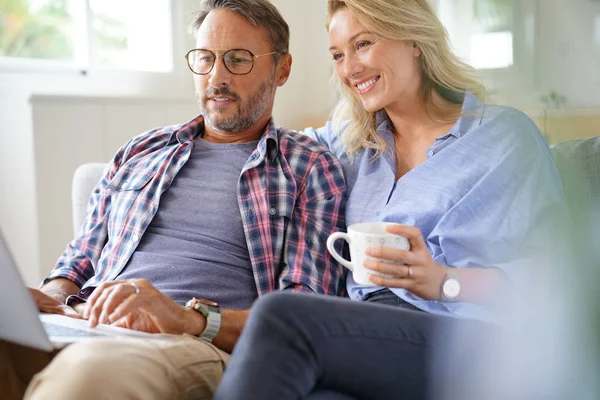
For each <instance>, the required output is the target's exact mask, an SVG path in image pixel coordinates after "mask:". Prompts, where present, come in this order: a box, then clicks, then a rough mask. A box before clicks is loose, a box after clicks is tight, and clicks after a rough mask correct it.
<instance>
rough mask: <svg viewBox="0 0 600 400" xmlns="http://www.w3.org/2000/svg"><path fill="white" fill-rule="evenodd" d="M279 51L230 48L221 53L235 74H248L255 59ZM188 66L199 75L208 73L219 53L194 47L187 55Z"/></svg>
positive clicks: (225, 62)
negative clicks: (254, 52)
mask: <svg viewBox="0 0 600 400" xmlns="http://www.w3.org/2000/svg"><path fill="white" fill-rule="evenodd" d="M275 53H277V52H276V51H272V52H270V53H265V54H257V55H254V54H252V52H251V51H250V50H245V49H230V50H227V51H226V52H224V53H222V54H221V57H222V58H223V63H224V64H225V68H227V70H228V71H229V72H231V73H232V74H234V75H246V74H249V73H250V71H252V68H254V59H255V58H258V57H262V56H269V55H271V54H275ZM185 59H186V60H187V64H188V67H190V70H191V71H192V72H193V73H195V74H197V75H206V74H208V73H209V72H210V71H212V69H213V67H214V66H215V61H216V59H217V54H215V53H213V52H212V51H210V50H206V49H192V50H190V51H188V52H187V54H186V55H185Z"/></svg>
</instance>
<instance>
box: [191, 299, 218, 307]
mask: <svg viewBox="0 0 600 400" xmlns="http://www.w3.org/2000/svg"><path fill="white" fill-rule="evenodd" d="M196 302H197V303H202V304H206V305H207V306H212V307H219V305H218V304H217V303H215V302H214V301H210V300H206V299H196Z"/></svg>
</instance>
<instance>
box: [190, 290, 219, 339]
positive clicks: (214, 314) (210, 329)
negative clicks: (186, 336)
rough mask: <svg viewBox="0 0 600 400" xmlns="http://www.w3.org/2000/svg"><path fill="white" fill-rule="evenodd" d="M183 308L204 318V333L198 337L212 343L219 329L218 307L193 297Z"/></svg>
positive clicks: (215, 304) (212, 302)
mask: <svg viewBox="0 0 600 400" xmlns="http://www.w3.org/2000/svg"><path fill="white" fill-rule="evenodd" d="M185 306H186V307H187V308H191V309H192V310H194V311H196V312H198V313H200V314H202V315H204V318H206V328H204V331H202V333H201V334H199V335H198V337H199V338H200V339H204V340H206V341H207V342H211V343H212V341H213V339H214V338H215V336H217V333H219V329H220V328H221V309H220V308H219V305H218V304H217V303H215V302H214V301H210V300H205V299H197V298H195V297H193V298H192V299H191V300H189V301H188V302H187V303H186V304H185Z"/></svg>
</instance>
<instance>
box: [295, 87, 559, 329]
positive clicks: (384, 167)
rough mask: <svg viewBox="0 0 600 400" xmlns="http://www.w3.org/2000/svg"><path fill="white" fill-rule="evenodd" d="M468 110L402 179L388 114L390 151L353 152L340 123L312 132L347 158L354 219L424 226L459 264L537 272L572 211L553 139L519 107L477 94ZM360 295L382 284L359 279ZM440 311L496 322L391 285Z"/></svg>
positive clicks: (431, 240) (442, 253)
mask: <svg viewBox="0 0 600 400" xmlns="http://www.w3.org/2000/svg"><path fill="white" fill-rule="evenodd" d="M462 110H463V112H462V117H461V118H460V119H459V120H458V121H457V122H456V124H455V125H454V126H453V127H452V128H451V129H450V131H449V132H448V133H447V134H446V135H444V136H441V137H438V138H437V139H436V141H435V143H434V144H433V146H431V147H430V148H428V149H427V160H426V161H425V162H423V163H422V164H420V165H418V166H417V167H416V168H414V169H413V170H411V171H409V172H408V173H406V174H405V175H404V176H402V177H401V178H400V179H399V180H397V181H396V179H395V176H396V171H395V170H396V168H395V165H396V164H395V155H394V152H393V148H394V136H393V133H392V126H391V123H390V121H389V119H388V118H387V114H386V113H385V111H380V112H379V113H378V114H377V127H378V128H377V131H378V133H379V134H380V135H382V137H383V138H384V139H385V140H386V141H387V143H388V145H389V147H388V150H387V151H386V152H385V154H384V155H383V156H382V157H380V158H378V159H376V160H373V154H374V152H373V150H370V149H367V150H361V151H359V152H358V153H357V154H356V155H355V157H354V159H353V160H350V159H349V158H348V156H347V155H346V153H345V152H344V148H343V145H342V143H341V141H340V139H339V138H338V136H337V135H336V132H334V128H333V125H332V123H331V122H329V123H327V125H326V126H325V127H323V128H320V129H318V130H314V129H307V130H305V131H304V133H305V134H307V135H309V136H311V137H313V138H315V139H317V140H318V141H320V142H321V143H323V144H324V145H326V146H327V147H329V148H330V149H331V150H332V152H333V153H334V154H335V155H336V156H337V157H338V158H339V160H340V161H341V163H342V165H343V167H344V172H345V175H346V181H347V186H348V193H349V194H348V196H349V197H348V203H347V211H346V223H347V224H348V225H351V224H355V223H358V222H370V221H386V222H396V223H399V224H406V225H413V226H416V227H418V228H419V229H420V230H421V232H422V234H423V237H424V239H425V242H426V244H427V246H428V248H429V251H430V253H431V255H432V257H433V260H434V261H435V262H436V263H439V264H442V265H445V266H451V267H456V268H473V267H497V268H500V269H502V270H503V271H505V272H506V274H507V275H508V277H509V278H510V279H511V280H512V279H514V280H515V282H517V283H518V282H519V281H520V282H522V284H523V285H525V286H524V287H523V290H527V287H526V285H527V283H524V282H525V281H529V282H531V280H533V279H535V276H533V275H534V273H533V269H531V268H530V266H532V265H540V263H542V264H543V263H544V262H546V260H550V259H552V258H553V257H554V256H553V255H552V254H551V253H549V252H548V251H550V252H552V248H553V247H554V246H556V245H557V246H558V247H560V243H559V242H560V240H559V239H558V238H560V237H564V236H563V235H562V234H561V232H564V228H563V227H564V226H565V225H562V224H564V223H565V222H564V221H565V218H566V217H567V216H568V211H567V206H566V201H565V198H564V192H563V189H562V185H561V183H560V178H559V175H558V171H557V170H556V167H555V165H554V161H553V159H552V155H551V153H550V151H549V148H548V145H547V144H546V142H545V140H544V138H543V137H542V135H541V133H540V132H539V130H538V128H537V127H536V125H535V124H534V123H533V121H532V120H531V119H530V118H528V117H527V116H526V115H525V114H523V113H522V112H520V111H517V110H515V109H512V108H509V107H503V106H493V105H487V104H483V103H482V102H481V101H480V100H479V99H478V98H477V97H475V96H474V95H473V94H470V93H467V94H466V96H465V100H464V103H463V109H462ZM347 289H348V293H349V296H350V297H351V298H352V299H353V300H363V299H364V297H365V296H366V295H367V294H369V293H371V292H373V291H376V290H380V289H381V287H373V286H365V285H361V284H358V283H356V282H355V281H354V280H353V279H352V274H351V273H350V274H349V275H348V281H347ZM391 290H392V291H393V292H394V293H395V294H396V295H398V296H399V297H401V298H402V299H404V300H405V301H407V302H409V303H411V304H413V305H415V306H416V307H418V308H420V309H422V310H424V311H427V312H431V313H436V314H443V315H454V316H458V317H466V318H476V319H481V320H494V317H492V316H490V313H489V312H488V311H489V310H488V309H487V308H486V307H483V306H480V305H476V304H473V303H441V302H437V301H430V300H424V299H421V298H419V297H418V296H415V295H414V294H412V293H411V292H409V291H407V290H404V289H391Z"/></svg>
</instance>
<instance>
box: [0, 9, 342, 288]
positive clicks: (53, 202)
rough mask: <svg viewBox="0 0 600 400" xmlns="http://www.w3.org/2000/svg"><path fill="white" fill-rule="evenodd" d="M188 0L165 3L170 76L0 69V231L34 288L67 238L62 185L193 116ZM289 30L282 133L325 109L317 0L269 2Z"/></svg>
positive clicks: (323, 37) (279, 119)
mask: <svg viewBox="0 0 600 400" xmlns="http://www.w3.org/2000/svg"><path fill="white" fill-rule="evenodd" d="M197 3H198V1H197V0H174V1H173V18H174V23H173V25H174V26H175V27H176V28H175V32H174V42H175V43H174V60H173V61H174V65H175V71H174V72H173V73H172V74H165V75H161V74H158V75H157V74H123V73H115V72H99V71H96V72H94V71H90V72H89V73H88V74H87V75H83V74H81V73H80V71H75V70H73V71H61V70H55V71H50V72H43V73H39V72H37V73H36V72H32V71H19V70H0V188H1V190H0V228H1V229H2V230H3V231H4V233H5V236H6V237H7V239H8V242H9V246H10V247H11V249H12V251H13V253H14V254H15V258H16V260H17V263H18V264H19V266H20V269H21V272H22V273H23V275H24V278H25V281H26V283H27V284H28V285H30V286H36V285H37V284H38V283H39V282H40V280H41V279H42V278H43V277H44V276H45V275H46V274H47V273H48V271H49V270H50V269H51V268H52V266H53V265H54V262H55V261H56V259H57V257H58V256H59V255H60V253H61V252H62V251H63V250H64V247H65V245H66V243H67V241H68V240H70V238H71V219H70V218H71V214H70V188H71V178H72V174H73V171H74V170H75V168H76V166H77V165H79V164H80V163H83V162H92V161H108V159H109V158H110V157H111V156H112V154H113V153H114V151H115V150H116V149H117V148H118V147H119V146H120V145H121V144H123V143H124V142H125V141H126V139H127V138H129V137H131V136H133V135H136V134H138V133H141V132H142V131H145V130H147V129H150V128H153V127H154V126H157V125H162V124H173V123H179V122H183V121H184V120H186V119H189V118H191V117H193V116H194V115H195V113H196V112H197V108H196V105H195V104H196V103H195V98H194V91H193V80H192V77H191V73H190V72H189V70H188V68H187V66H186V65H185V60H184V58H183V55H184V54H185V52H186V51H187V50H188V49H189V48H191V47H192V46H193V40H192V39H191V38H190V36H189V34H188V32H187V25H188V22H189V17H190V14H191V12H192V11H194V10H195V7H196V4H197ZM273 3H274V4H275V5H276V6H277V7H278V8H279V9H280V10H281V12H282V14H283V15H284V17H285V18H286V20H287V21H288V23H289V25H290V28H291V49H290V50H291V53H292V55H293V57H294V62H293V67H292V75H291V77H290V79H289V81H288V82H287V84H286V85H285V86H284V87H283V88H281V89H280V91H279V92H278V95H277V99H276V106H275V109H274V117H275V121H276V123H277V124H279V125H283V126H286V127H290V128H303V127H305V126H306V125H307V124H310V125H315V124H319V123H321V122H323V121H324V120H325V119H326V117H327V115H328V113H329V110H330V109H331V103H332V93H331V90H330V89H329V76H330V72H331V61H330V57H329V54H328V51H327V48H328V44H327V43H328V40H327V34H326V32H325V28H324V25H325V2H324V1H316V0H309V1H303V2H300V1H295V0H294V1H292V0H273Z"/></svg>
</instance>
